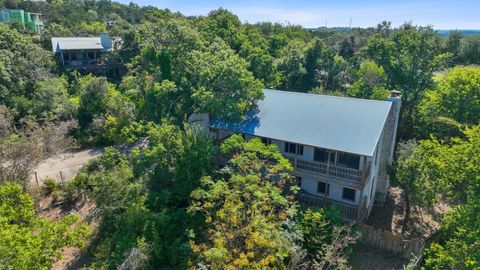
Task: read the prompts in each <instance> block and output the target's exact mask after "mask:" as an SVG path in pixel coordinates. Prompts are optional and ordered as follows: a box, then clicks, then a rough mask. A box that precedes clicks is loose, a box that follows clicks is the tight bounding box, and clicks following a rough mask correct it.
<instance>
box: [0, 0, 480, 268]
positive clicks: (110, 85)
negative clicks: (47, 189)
mask: <svg viewBox="0 0 480 270" xmlns="http://www.w3.org/2000/svg"><path fill="white" fill-rule="evenodd" d="M0 7H2V8H3V7H7V8H21V9H25V10H26V11H31V12H40V13H43V14H44V16H45V30H44V32H43V34H42V35H40V36H39V35H36V34H35V33H32V32H29V31H28V30H27V29H25V28H24V27H22V26H21V25H20V24H19V23H9V24H0V183H2V182H6V181H15V182H17V183H21V184H23V185H24V186H28V179H29V176H30V174H31V173H32V170H33V169H34V168H35V167H36V166H37V165H38V164H39V162H40V161H42V160H43V159H45V158H47V157H50V156H52V155H53V154H57V153H59V152H62V151H65V150H67V149H71V148H72V147H74V146H75V143H74V141H75V140H74V139H76V142H77V143H78V144H79V145H80V146H85V147H86V146H92V145H96V146H110V145H116V146H123V148H122V149H123V150H122V151H119V150H115V149H113V148H112V149H110V148H108V149H107V150H106V151H105V154H104V155H103V157H102V158H100V159H98V160H94V161H93V162H91V163H90V164H88V165H87V166H86V167H85V168H84V169H83V170H82V171H81V173H80V174H79V175H78V176H77V177H76V179H75V180H74V181H73V184H72V185H73V187H75V192H73V191H72V192H73V193H75V194H76V196H79V197H82V196H83V195H85V196H86V198H88V200H90V201H91V202H93V203H94V204H95V206H96V209H97V210H98V211H97V212H96V213H97V214H98V217H99V218H100V221H101V222H100V224H101V225H100V229H99V235H98V241H97V242H96V243H95V244H94V245H93V246H92V247H91V248H90V251H91V252H92V253H94V256H93V259H92V260H93V262H92V265H91V267H92V268H102V269H115V268H118V269H171V268H180V269H185V268H195V267H198V268H202V267H203V268H209V267H210V268H228V267H233V268H242V267H243V268H252V266H253V268H255V267H257V268H287V267H290V268H306V269H311V268H320V269H325V268H346V267H348V266H347V263H346V262H347V257H348V252H347V251H348V248H347V247H349V245H350V244H351V243H352V242H354V240H355V239H356V237H355V235H354V234H352V232H351V230H350V229H349V227H344V226H341V225H340V223H339V222H337V221H338V220H336V218H335V215H334V214H331V213H330V212H329V211H323V210H321V211H318V210H306V211H297V207H296V204H295V203H294V202H293V201H292V200H291V199H292V198H291V195H292V193H291V191H290V190H289V188H290V187H292V186H294V181H292V176H291V175H290V173H289V172H290V170H291V166H290V164H288V162H287V161H286V160H285V159H284V158H283V157H282V156H281V155H280V154H279V152H278V149H276V148H275V147H274V146H265V145H263V144H262V143H261V142H260V141H259V140H252V141H249V142H244V141H243V140H242V139H241V138H240V137H237V136H234V137H233V138H232V139H230V140H228V141H226V142H225V143H224V144H223V145H222V146H218V145H214V143H213V142H212V141H211V140H210V138H209V137H208V136H207V135H206V134H204V133H202V132H201V131H200V130H197V129H195V128H191V127H189V126H188V125H186V121H187V119H188V118H189V117H190V116H191V115H192V114H194V113H199V112H202V113H208V114H210V116H211V117H223V118H228V119H230V120H240V119H241V118H242V117H245V115H246V114H247V113H248V112H249V111H251V110H253V109H255V106H256V104H257V101H259V100H261V99H262V98H263V94H262V93H263V92H262V88H264V87H267V88H278V89H280V90H288V91H297V92H304V93H307V92H310V93H317V94H327V95H341V96H351V97H357V98H365V99H377V100H384V99H385V98H386V97H387V95H388V92H389V91H390V90H399V91H401V94H402V102H403V104H402V113H401V125H400V128H399V135H400V136H399V138H400V139H401V140H406V139H415V140H408V141H403V142H402V143H401V144H400V145H399V147H398V148H397V149H398V151H397V155H396V162H395V164H394V165H395V166H394V168H393V169H392V172H393V174H392V176H393V178H392V180H393V181H392V182H393V183H395V184H397V185H399V186H400V187H402V188H403V190H404V195H406V196H403V198H405V199H406V200H407V201H408V203H407V205H406V206H407V207H406V209H410V206H411V205H415V204H422V205H432V204H434V203H436V202H438V201H442V202H445V203H448V204H449V205H450V206H451V207H452V209H453V210H452V212H451V213H449V214H447V215H446V216H445V217H444V218H443V221H442V231H441V234H442V241H440V242H439V243H435V244H432V246H431V247H429V248H428V249H427V251H426V253H425V255H426V261H425V267H426V268H427V269H445V268H458V269H475V268H478V267H479V261H480V258H479V254H478V250H479V248H477V246H478V241H479V239H478V224H477V223H478V222H476V221H478V218H477V216H478V204H479V200H478V194H479V193H480V190H478V181H479V179H478V175H480V171H479V168H478V164H479V163H480V160H479V157H478V153H480V149H478V146H479V145H480V141H479V140H478V137H479V136H478V135H479V127H478V124H479V122H478V115H479V114H480V105H479V104H480V103H479V100H480V94H479V87H480V74H479V71H478V68H477V67H472V66H469V67H465V66H464V67H458V65H478V64H480V37H478V36H463V35H462V34H461V32H459V31H452V32H451V33H450V35H449V36H448V37H442V36H440V35H438V34H437V33H436V32H435V31H434V30H433V29H432V28H430V27H421V26H413V25H410V24H405V25H403V26H401V27H398V28H393V27H392V25H391V23H389V22H381V23H380V24H378V25H377V26H375V27H369V28H349V29H346V28H323V27H322V28H318V29H306V28H304V27H301V26H297V25H290V24H278V23H270V22H260V23H256V24H249V23H242V22H241V21H240V19H239V18H238V17H237V16H236V15H235V14H233V13H231V12H230V11H228V10H225V9H222V8H220V9H217V10H213V11H211V12H210V13H208V15H206V16H190V17H187V16H184V15H182V14H180V13H172V12H171V11H169V10H167V9H158V8H155V7H152V6H145V7H140V6H138V5H136V4H133V3H131V4H128V5H123V4H120V3H116V2H112V1H109V0H98V1H93V0H88V1H87V0H86V1H53V0H52V1H44V2H43V1H39V2H31V1H18V0H5V1H1V0H0ZM102 32H108V33H109V34H110V35H111V36H113V37H119V38H121V39H120V40H121V42H120V43H118V44H119V46H117V47H116V48H115V50H114V51H113V52H112V53H111V54H110V55H109V56H108V57H107V59H105V60H106V61H107V62H108V63H115V64H116V65H119V66H121V67H122V68H124V69H125V70H126V74H124V76H123V77H121V78H112V77H103V76H92V75H86V74H85V73H84V71H83V70H79V71H71V70H67V69H65V68H64V67H62V66H61V65H59V63H56V60H55V56H54V54H53V53H52V52H51V49H52V48H51V47H50V46H51V42H50V38H51V37H53V36H98V35H99V34H100V33H102ZM445 67H448V68H449V69H447V70H445V69H444V68H445ZM219 150H221V151H222V152H223V153H221V154H222V155H226V154H229V155H230V156H229V159H230V161H229V162H228V165H227V166H226V167H225V168H224V169H220V170H217V169H215V164H214V163H213V162H212V157H213V156H214V155H217V154H218V153H219ZM294 189H295V188H294ZM192 192H193V193H192ZM2 194H3V195H2ZM2 196H3V197H2ZM5 198H14V199H12V200H10V199H5ZM2 199H3V201H2ZM410 202H411V204H410ZM14 203H15V205H16V206H18V207H12V204H14ZM267 208H268V209H267ZM2 209H3V210H2ZM2 211H3V212H2ZM406 220H408V216H407V219H406ZM76 222H77V220H76V218H74V217H70V216H69V217H67V218H65V219H64V220H61V221H55V222H52V221H48V220H45V219H40V218H38V217H37V216H36V213H35V211H34V208H33V200H32V198H31V197H30V196H29V195H26V194H24V193H23V191H22V190H21V189H20V188H19V187H18V186H16V185H13V184H9V183H7V184H4V185H2V186H0V226H3V227H2V230H0V231H1V232H0V234H2V237H0V238H2V239H7V241H3V242H1V243H0V265H7V266H8V267H10V268H19V269H22V268H24V269H37V268H38V269H45V268H48V267H49V266H50V265H51V263H52V262H53V261H55V260H56V259H57V258H58V257H59V255H58V254H59V253H58V250H59V249H60V248H61V247H64V246H69V245H77V246H81V244H82V243H83V242H82V241H81V240H80V238H82V237H83V234H82V233H84V232H81V231H76V230H71V225H72V224H74V223H76ZM32 232H38V233H32ZM19 242H22V243H27V242H28V243H29V244H28V245H26V248H25V249H19V248H17V246H21V245H20V244H18V243H19ZM43 250H45V252H43V253H41V252H40V251H43ZM28 256H30V257H31V258H32V259H30V260H29V257H28ZM33 258H34V259H33ZM0 268H1V267H0Z"/></svg>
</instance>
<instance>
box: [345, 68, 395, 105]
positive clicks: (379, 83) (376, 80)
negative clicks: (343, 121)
mask: <svg viewBox="0 0 480 270" xmlns="http://www.w3.org/2000/svg"><path fill="white" fill-rule="evenodd" d="M356 77H357V80H356V81H355V82H354V83H353V84H352V85H351V86H350V87H349V88H348V89H347V94H348V95H350V96H354V97H356V98H366V99H378V100H385V99H386V98H387V97H388V91H387V90H386V88H385V87H386V80H387V77H386V74H385V71H384V70H383V69H382V68H381V67H379V66H377V65H376V64H375V63H374V62H371V61H365V62H362V63H361V65H360V68H359V69H358V71H357V74H356Z"/></svg>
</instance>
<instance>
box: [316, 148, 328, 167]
mask: <svg viewBox="0 0 480 270" xmlns="http://www.w3.org/2000/svg"><path fill="white" fill-rule="evenodd" d="M313 160H315V161H318V162H324V163H326V162H327V161H328V151H327V150H325V149H321V148H315V150H313Z"/></svg>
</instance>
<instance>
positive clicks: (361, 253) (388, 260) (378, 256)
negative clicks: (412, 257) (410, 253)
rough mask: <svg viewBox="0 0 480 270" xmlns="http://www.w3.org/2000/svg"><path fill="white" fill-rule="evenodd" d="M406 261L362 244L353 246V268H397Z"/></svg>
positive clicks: (390, 269) (382, 269) (367, 269)
mask: <svg viewBox="0 0 480 270" xmlns="http://www.w3.org/2000/svg"><path fill="white" fill-rule="evenodd" d="M407 263H408V260H407V259H404V258H402V257H401V256H398V255H395V254H393V253H390V252H386V251H383V250H380V249H376V248H373V247H370V246H366V245H363V244H357V245H355V247H354V248H353V257H352V259H351V266H352V269H353V270H393V269H394V270H398V269H402V268H403V266H404V265H405V264H407Z"/></svg>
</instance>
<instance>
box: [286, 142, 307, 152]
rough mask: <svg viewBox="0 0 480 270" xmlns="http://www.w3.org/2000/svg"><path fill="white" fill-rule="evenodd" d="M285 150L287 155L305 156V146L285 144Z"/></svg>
mask: <svg viewBox="0 0 480 270" xmlns="http://www.w3.org/2000/svg"><path fill="white" fill-rule="evenodd" d="M297 148H298V152H297ZM284 150H285V152H286V153H290V154H299V155H303V145H300V144H296V143H289V142H285V147H284Z"/></svg>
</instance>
